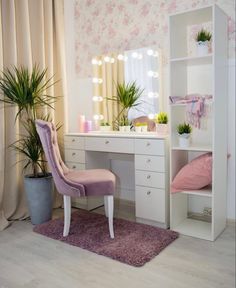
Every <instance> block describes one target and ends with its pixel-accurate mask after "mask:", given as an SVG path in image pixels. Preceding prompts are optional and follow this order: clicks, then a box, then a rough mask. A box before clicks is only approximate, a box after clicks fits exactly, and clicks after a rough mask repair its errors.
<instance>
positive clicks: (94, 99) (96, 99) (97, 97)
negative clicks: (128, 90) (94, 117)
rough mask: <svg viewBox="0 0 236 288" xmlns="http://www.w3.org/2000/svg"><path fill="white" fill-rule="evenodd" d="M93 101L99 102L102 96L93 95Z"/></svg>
mask: <svg viewBox="0 0 236 288" xmlns="http://www.w3.org/2000/svg"><path fill="white" fill-rule="evenodd" d="M92 99H93V101H94V102H101V101H103V97H102V96H93V98H92Z"/></svg>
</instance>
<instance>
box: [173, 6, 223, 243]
mask: <svg viewBox="0 0 236 288" xmlns="http://www.w3.org/2000/svg"><path fill="white" fill-rule="evenodd" d="M209 22H211V24H212V52H211V53H209V54H208V55H206V56H202V57H198V56H195V55H193V54H191V55H190V54H189V48H188V47H189V46H188V41H189V34H188V33H189V28H190V26H193V25H199V27H200V26H201V25H204V23H209ZM169 27H170V95H171V96H185V95H188V94H193V93H198V94H203V95H206V94H208V95H209V94H210V95H213V99H212V104H210V105H211V109H209V112H208V116H207V119H206V120H204V127H202V128H201V129H197V128H193V131H192V143H191V146H190V147H188V148H185V149H183V148H181V147H179V145H178V135H177V132H176V128H177V125H178V124H179V123H182V122H184V121H185V120H186V119H185V118H186V117H185V115H186V113H185V111H186V104H173V105H170V126H171V127H170V130H171V141H170V143H171V157H170V172H171V173H170V181H171V182H172V180H173V179H174V177H175V176H176V174H177V173H178V171H179V170H180V169H181V168H182V167H183V166H184V165H185V164H187V163H188V162H189V161H190V160H191V159H193V158H194V157H196V156H197V155H200V154H204V153H206V152H212V155H213V167H212V186H210V187H207V188H205V189H202V190H198V191H182V192H179V193H173V194H171V197H170V212H171V213H170V214H171V215H170V226H171V229H172V230H175V231H178V232H179V233H181V234H184V235H188V236H192V237H197V238H201V239H205V240H211V241H214V240H215V239H216V238H217V236H218V235H219V234H220V233H221V232H222V231H223V230H224V228H225V225H226V191H227V189H226V188H227V16H226V15H225V14H224V12H223V11H222V10H221V9H220V8H219V7H218V6H217V5H212V6H207V7H204V8H200V9H195V10H192V11H188V12H184V13H178V14H174V15H171V16H170V18H169ZM200 29H201V28H200ZM199 197H200V198H201V199H200V201H202V202H204V201H206V207H209V203H210V206H211V209H212V216H211V222H205V221H200V220H196V219H191V218H188V215H189V214H191V212H192V211H190V209H191V208H189V207H191V205H190V201H195V203H197V202H198V201H197V199H198V200H199Z"/></svg>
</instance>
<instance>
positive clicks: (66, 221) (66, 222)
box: [63, 195, 71, 237]
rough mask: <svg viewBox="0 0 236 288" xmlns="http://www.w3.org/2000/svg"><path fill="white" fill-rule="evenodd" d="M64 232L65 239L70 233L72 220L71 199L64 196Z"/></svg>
mask: <svg viewBox="0 0 236 288" xmlns="http://www.w3.org/2000/svg"><path fill="white" fill-rule="evenodd" d="M63 200H64V230H63V237H66V236H68V234H69V231H70V218H71V197H70V196H67V195H64V196H63Z"/></svg>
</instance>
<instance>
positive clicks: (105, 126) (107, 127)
mask: <svg viewBox="0 0 236 288" xmlns="http://www.w3.org/2000/svg"><path fill="white" fill-rule="evenodd" d="M111 130H112V129H111V125H110V124H109V122H101V123H100V131H104V132H107V131H111Z"/></svg>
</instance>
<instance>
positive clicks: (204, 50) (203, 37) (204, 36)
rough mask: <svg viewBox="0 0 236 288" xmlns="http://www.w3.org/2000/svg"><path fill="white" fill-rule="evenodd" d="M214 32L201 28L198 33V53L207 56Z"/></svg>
mask: <svg viewBox="0 0 236 288" xmlns="http://www.w3.org/2000/svg"><path fill="white" fill-rule="evenodd" d="M211 38H212V34H211V33H210V32H208V31H207V30H205V29H201V30H200V31H199V32H198V33H197V35H196V39H195V40H196V43H197V55H198V56H205V55H207V54H208V53H209V46H210V41H211Z"/></svg>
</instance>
